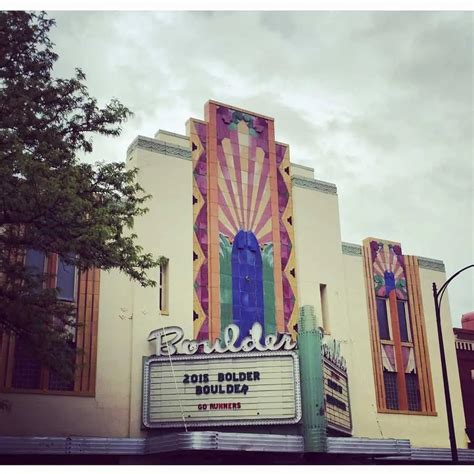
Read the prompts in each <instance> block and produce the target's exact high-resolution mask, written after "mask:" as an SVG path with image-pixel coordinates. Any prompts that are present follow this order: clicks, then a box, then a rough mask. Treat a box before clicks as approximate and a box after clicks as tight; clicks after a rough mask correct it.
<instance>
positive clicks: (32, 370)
mask: <svg viewBox="0 0 474 474" xmlns="http://www.w3.org/2000/svg"><path fill="white" fill-rule="evenodd" d="M40 386H41V364H40V363H39V362H38V361H37V360H36V359H35V358H34V357H33V356H32V355H31V353H30V351H29V350H28V347H27V345H26V344H25V343H24V342H22V341H17V343H16V344H15V362H14V366H13V380H12V387H14V388H24V389H37V388H40Z"/></svg>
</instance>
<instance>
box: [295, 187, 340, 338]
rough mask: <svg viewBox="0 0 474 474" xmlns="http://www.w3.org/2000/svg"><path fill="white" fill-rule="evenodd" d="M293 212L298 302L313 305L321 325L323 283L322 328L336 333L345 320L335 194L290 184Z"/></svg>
mask: <svg viewBox="0 0 474 474" xmlns="http://www.w3.org/2000/svg"><path fill="white" fill-rule="evenodd" d="M293 216H294V229H295V249H296V271H297V281H298V283H297V284H298V304H299V305H300V306H303V305H313V306H314V308H315V312H316V316H317V321H318V324H319V325H320V326H323V322H322V318H321V298H320V284H325V285H326V291H327V305H328V316H329V317H328V322H329V324H326V327H325V328H324V329H325V331H326V332H330V333H333V332H334V333H335V334H339V330H340V329H342V328H343V327H345V326H347V324H348V321H347V314H346V307H345V292H344V278H343V263H342V253H341V231H340V226H339V208H338V199H337V195H335V194H328V193H323V192H320V191H317V190H314V189H311V188H302V187H299V186H296V185H293Z"/></svg>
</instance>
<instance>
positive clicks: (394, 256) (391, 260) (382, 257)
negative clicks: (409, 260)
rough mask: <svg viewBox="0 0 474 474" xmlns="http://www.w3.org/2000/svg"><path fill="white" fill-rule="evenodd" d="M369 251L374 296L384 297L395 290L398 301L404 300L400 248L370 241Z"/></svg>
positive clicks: (404, 287) (402, 262)
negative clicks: (372, 270) (371, 263)
mask: <svg viewBox="0 0 474 474" xmlns="http://www.w3.org/2000/svg"><path fill="white" fill-rule="evenodd" d="M370 251H371V254H372V262H373V269H374V285H375V294H376V296H381V297H386V296H388V295H389V294H390V292H391V291H392V290H395V292H396V294H397V298H398V299H402V300H406V299H407V284H406V277H405V264H404V261H403V255H402V250H401V248H400V246H399V245H397V244H388V243H383V242H377V241H376V240H372V241H371V242H370Z"/></svg>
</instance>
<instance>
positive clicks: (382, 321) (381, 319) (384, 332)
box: [376, 298, 391, 341]
mask: <svg viewBox="0 0 474 474" xmlns="http://www.w3.org/2000/svg"><path fill="white" fill-rule="evenodd" d="M376 301H377V321H378V325H379V336H380V339H385V340H387V341H389V340H390V339H391V337H390V329H389V326H388V315H387V302H386V300H385V298H376Z"/></svg>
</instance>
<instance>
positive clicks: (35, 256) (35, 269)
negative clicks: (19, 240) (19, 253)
mask: <svg viewBox="0 0 474 474" xmlns="http://www.w3.org/2000/svg"><path fill="white" fill-rule="evenodd" d="M25 267H26V269H27V271H28V274H29V275H30V276H31V277H33V278H35V280H36V279H37V280H38V283H39V280H41V279H42V278H43V274H44V272H45V271H46V255H45V253H44V252H41V251H39V250H33V249H29V250H28V251H27V252H26V255H25Z"/></svg>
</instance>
